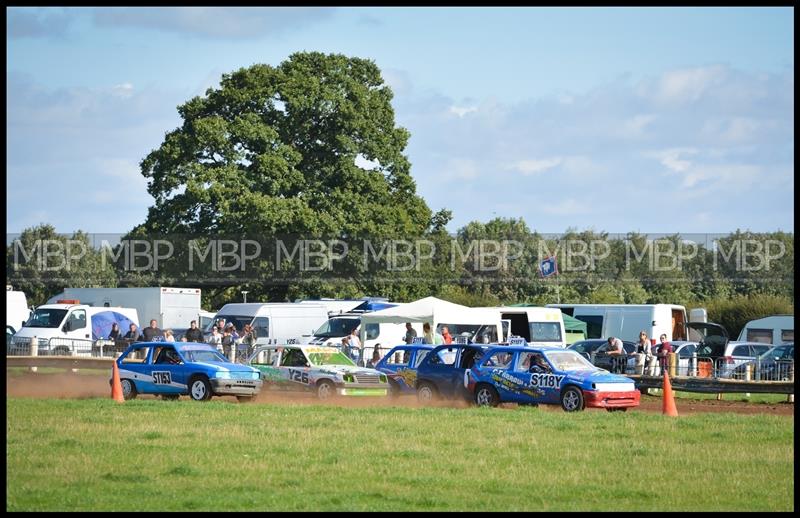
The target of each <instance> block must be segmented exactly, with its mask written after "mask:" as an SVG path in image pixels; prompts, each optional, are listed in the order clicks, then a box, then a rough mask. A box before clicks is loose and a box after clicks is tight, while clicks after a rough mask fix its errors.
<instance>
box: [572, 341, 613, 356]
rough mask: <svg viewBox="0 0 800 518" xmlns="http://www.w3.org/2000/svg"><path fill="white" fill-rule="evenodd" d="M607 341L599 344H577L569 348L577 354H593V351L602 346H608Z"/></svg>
mask: <svg viewBox="0 0 800 518" xmlns="http://www.w3.org/2000/svg"><path fill="white" fill-rule="evenodd" d="M607 343H608V342H606V341H605V340H600V341H597V342H589V341H584V342H575V343H574V344H572V345H570V346H569V350H570V351H575V352H576V353H591V352H592V351H596V350H597V349H598V348H599V347H600V346H601V345H603V344H607Z"/></svg>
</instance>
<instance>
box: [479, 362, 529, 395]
mask: <svg viewBox="0 0 800 518" xmlns="http://www.w3.org/2000/svg"><path fill="white" fill-rule="evenodd" d="M523 354H526V353H523ZM517 364H518V362H517V354H516V353H515V352H514V351H504V350H498V349H495V350H493V351H492V352H491V353H490V354H489V356H488V357H486V358H485V359H483V360H482V361H481V362H480V364H479V367H478V371H479V373H480V379H481V381H482V382H489V383H491V384H492V386H494V388H495V390H497V394H498V395H499V396H500V401H508V402H512V403H521V404H530V403H533V402H534V400H533V396H534V394H533V393H532V392H531V391H530V390H528V389H529V382H530V373H528V372H527V370H526V369H525V368H523V367H518V366H517Z"/></svg>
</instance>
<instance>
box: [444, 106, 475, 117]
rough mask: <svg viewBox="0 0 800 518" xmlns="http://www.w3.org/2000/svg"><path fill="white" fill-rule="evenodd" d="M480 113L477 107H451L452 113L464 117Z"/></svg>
mask: <svg viewBox="0 0 800 518" xmlns="http://www.w3.org/2000/svg"><path fill="white" fill-rule="evenodd" d="M476 111H478V108H477V107H475V106H451V107H450V113H453V114H455V115H458V116H459V117H463V116H464V115H466V114H468V113H472V112H476Z"/></svg>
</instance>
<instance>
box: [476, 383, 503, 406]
mask: <svg viewBox="0 0 800 518" xmlns="http://www.w3.org/2000/svg"><path fill="white" fill-rule="evenodd" d="M498 403H500V395H499V394H498V393H497V390H496V389H495V388H494V387H493V386H491V385H485V384H481V385H478V388H477V389H476V390H475V404H476V405H478V406H492V407H494V406H497V404H498Z"/></svg>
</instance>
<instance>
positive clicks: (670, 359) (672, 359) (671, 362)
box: [667, 353, 678, 378]
mask: <svg viewBox="0 0 800 518" xmlns="http://www.w3.org/2000/svg"><path fill="white" fill-rule="evenodd" d="M667 366H668V369H669V377H670V378H674V377H675V373H676V371H677V369H678V355H677V354H676V353H669V354H668V355H667Z"/></svg>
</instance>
